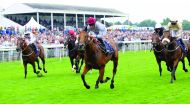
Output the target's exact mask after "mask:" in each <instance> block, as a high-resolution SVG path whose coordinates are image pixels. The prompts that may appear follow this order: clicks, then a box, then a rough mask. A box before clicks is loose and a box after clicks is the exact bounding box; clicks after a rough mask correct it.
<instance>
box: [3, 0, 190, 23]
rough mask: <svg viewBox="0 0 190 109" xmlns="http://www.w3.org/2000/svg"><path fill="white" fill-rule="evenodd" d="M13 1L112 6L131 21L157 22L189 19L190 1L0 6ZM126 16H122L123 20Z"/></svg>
mask: <svg viewBox="0 0 190 109" xmlns="http://www.w3.org/2000/svg"><path fill="white" fill-rule="evenodd" d="M15 3H51V4H65V5H76V6H92V7H102V8H114V9H117V10H119V11H121V12H124V13H126V14H128V15H129V20H130V21H132V22H133V23H135V22H140V21H143V20H145V19H152V20H155V21H156V22H157V23H160V22H162V21H163V19H164V18H167V17H168V18H176V19H178V20H179V21H182V20H184V19H186V20H189V21H190V6H189V5H190V1H188V0H3V2H1V3H0V7H1V8H5V9H6V8H7V7H9V6H11V5H13V4H15ZM125 19H127V18H122V19H121V20H125Z"/></svg>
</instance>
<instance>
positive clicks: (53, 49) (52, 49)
mask: <svg viewBox="0 0 190 109" xmlns="http://www.w3.org/2000/svg"><path fill="white" fill-rule="evenodd" d="M187 41H188V40H185V42H187ZM117 43H118V48H119V50H120V51H122V52H125V51H139V50H150V49H151V47H152V45H151V40H144V41H118V42H117ZM43 47H44V49H45V55H46V58H50V57H59V58H60V59H61V58H62V57H64V56H67V55H68V52H67V49H66V48H65V47H64V45H63V44H59V45H43ZM12 60H20V58H18V52H16V47H15V46H13V47H0V62H2V61H12Z"/></svg>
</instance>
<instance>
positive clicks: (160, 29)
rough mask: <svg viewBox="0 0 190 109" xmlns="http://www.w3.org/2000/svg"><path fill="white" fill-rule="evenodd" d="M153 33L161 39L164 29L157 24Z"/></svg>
mask: <svg viewBox="0 0 190 109" xmlns="http://www.w3.org/2000/svg"><path fill="white" fill-rule="evenodd" d="M154 31H155V33H156V34H159V36H160V37H162V35H163V32H164V27H162V25H161V24H160V23H157V24H156V25H155V28H154Z"/></svg>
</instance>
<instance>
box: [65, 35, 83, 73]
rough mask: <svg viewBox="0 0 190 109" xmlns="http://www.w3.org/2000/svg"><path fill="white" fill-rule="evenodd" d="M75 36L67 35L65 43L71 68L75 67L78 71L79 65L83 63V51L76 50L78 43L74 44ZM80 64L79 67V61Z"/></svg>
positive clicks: (77, 71)
mask: <svg viewBox="0 0 190 109" xmlns="http://www.w3.org/2000/svg"><path fill="white" fill-rule="evenodd" d="M75 41H76V37H68V38H67V41H66V43H65V45H68V50H69V59H70V62H71V66H72V69H76V73H80V70H81V67H82V65H83V60H84V55H83V54H84V53H82V52H79V51H78V45H77V44H75ZM80 60H81V64H80V67H79V63H80Z"/></svg>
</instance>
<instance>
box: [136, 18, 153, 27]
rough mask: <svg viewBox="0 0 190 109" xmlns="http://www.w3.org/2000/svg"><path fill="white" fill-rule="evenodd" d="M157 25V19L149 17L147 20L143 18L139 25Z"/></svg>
mask: <svg viewBox="0 0 190 109" xmlns="http://www.w3.org/2000/svg"><path fill="white" fill-rule="evenodd" d="M155 25H156V21H154V20H151V19H147V20H143V21H142V22H140V23H139V25H138V26H140V27H154V26H155Z"/></svg>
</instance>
